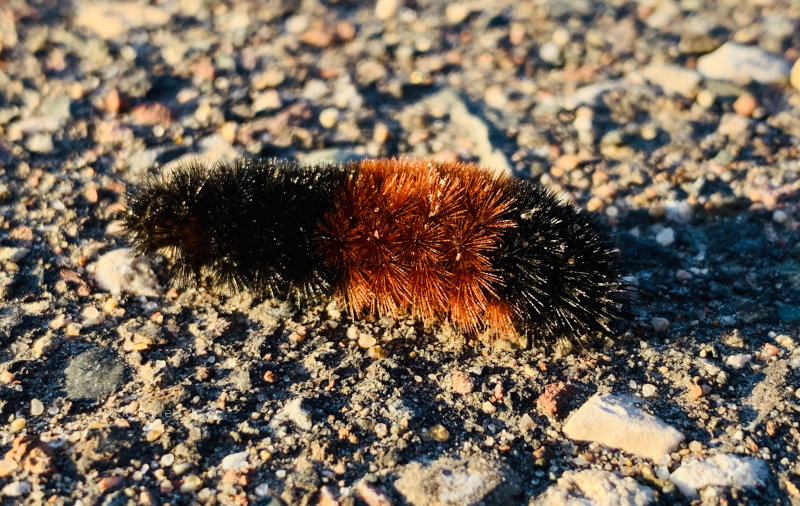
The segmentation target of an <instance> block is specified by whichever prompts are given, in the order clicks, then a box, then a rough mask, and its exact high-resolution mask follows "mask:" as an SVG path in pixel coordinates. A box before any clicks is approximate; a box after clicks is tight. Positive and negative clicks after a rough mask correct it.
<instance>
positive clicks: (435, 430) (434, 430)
mask: <svg viewBox="0 0 800 506" xmlns="http://www.w3.org/2000/svg"><path fill="white" fill-rule="evenodd" d="M428 435H429V436H430V437H431V439H433V440H434V441H438V442H440V443H443V442H445V441H447V440H448V439H450V431H449V430H447V427H445V426H444V425H442V424H440V423H437V424H436V425H434V426H433V427H431V428H430V429H428Z"/></svg>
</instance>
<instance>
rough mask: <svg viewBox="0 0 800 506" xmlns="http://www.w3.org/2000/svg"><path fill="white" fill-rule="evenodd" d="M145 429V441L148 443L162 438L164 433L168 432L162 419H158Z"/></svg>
mask: <svg viewBox="0 0 800 506" xmlns="http://www.w3.org/2000/svg"><path fill="white" fill-rule="evenodd" d="M143 429H144V439H145V440H146V441H147V442H148V443H152V442H153V441H155V440H156V439H158V438H160V437H161V436H162V435H163V434H164V432H166V427H165V426H164V422H162V421H161V419H160V418H156V419H155V420H154V421H153V422H151V423H148V424H147V425H145V426H144V427H143Z"/></svg>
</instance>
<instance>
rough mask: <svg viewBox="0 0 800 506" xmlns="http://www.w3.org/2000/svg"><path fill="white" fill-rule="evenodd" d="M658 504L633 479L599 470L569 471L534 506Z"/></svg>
mask: <svg viewBox="0 0 800 506" xmlns="http://www.w3.org/2000/svg"><path fill="white" fill-rule="evenodd" d="M654 502H655V495H654V494H653V491H652V490H650V489H649V488H647V487H645V486H644V485H641V484H639V482H637V481H636V480H634V479H633V478H630V477H622V476H619V475H618V474H616V473H612V472H609V471H602V470H599V469H586V470H583V471H566V472H564V474H562V475H561V477H560V478H559V479H558V481H557V482H556V483H555V484H553V485H550V487H548V488H547V490H545V491H544V493H543V494H541V495H540V496H539V497H536V498H535V499H534V500H532V501H531V503H530V504H531V506H544V505H548V506H550V505H552V506H573V505H575V506H577V505H590V504H596V505H600V504H604V505H612V504H625V505H645V504H652V503H654Z"/></svg>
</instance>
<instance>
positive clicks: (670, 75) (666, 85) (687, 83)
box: [642, 64, 701, 97]
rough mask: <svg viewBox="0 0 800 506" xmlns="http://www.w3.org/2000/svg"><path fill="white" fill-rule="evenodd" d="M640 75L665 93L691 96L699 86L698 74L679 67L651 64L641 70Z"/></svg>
mask: <svg viewBox="0 0 800 506" xmlns="http://www.w3.org/2000/svg"><path fill="white" fill-rule="evenodd" d="M642 75H643V76H644V77H645V79H647V80H648V81H650V82H651V83H653V84H655V85H657V86H660V87H661V89H663V90H664V92H665V93H677V94H679V95H683V96H685V97H686V96H692V95H693V94H694V92H695V91H696V90H697V86H698V85H699V84H700V79H701V77H700V74H698V73H697V72H696V71H694V70H692V69H687V68H685V67H681V66H679V65H659V64H651V65H648V66H647V67H645V68H644V69H642Z"/></svg>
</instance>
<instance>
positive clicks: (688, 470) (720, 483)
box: [669, 454, 769, 498]
mask: <svg viewBox="0 0 800 506" xmlns="http://www.w3.org/2000/svg"><path fill="white" fill-rule="evenodd" d="M768 479H769V468H768V467H767V464H766V463H765V462H764V461H763V460H761V459H757V458H752V457H739V456H736V455H729V454H722V455H715V456H713V457H711V458H709V459H698V458H696V457H691V458H688V459H685V460H683V461H682V463H681V466H680V467H679V468H678V469H676V470H675V471H673V472H672V474H671V475H670V476H669V480H670V481H671V482H672V483H674V484H675V486H677V487H678V490H680V491H681V493H682V494H683V495H685V496H686V497H690V498H692V497H698V495H699V494H698V492H699V491H700V490H702V489H703V488H705V487H708V486H714V487H726V488H735V489H747V488H756V487H763V486H764V485H765V484H766V482H767V480H768Z"/></svg>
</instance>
